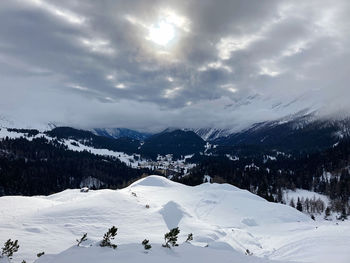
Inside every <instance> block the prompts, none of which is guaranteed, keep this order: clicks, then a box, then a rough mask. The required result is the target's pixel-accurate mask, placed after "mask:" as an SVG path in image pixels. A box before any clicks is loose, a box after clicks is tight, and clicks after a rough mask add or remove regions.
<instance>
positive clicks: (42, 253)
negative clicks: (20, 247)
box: [36, 251, 45, 258]
mask: <svg viewBox="0 0 350 263" xmlns="http://www.w3.org/2000/svg"><path fill="white" fill-rule="evenodd" d="M43 255H45V252H44V251H43V252H40V253H38V254H36V256H37V257H38V258H40V257H41V256H43Z"/></svg>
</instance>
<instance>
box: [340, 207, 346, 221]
mask: <svg viewBox="0 0 350 263" xmlns="http://www.w3.org/2000/svg"><path fill="white" fill-rule="evenodd" d="M338 219H339V220H342V221H344V220H345V219H348V216H347V214H346V210H345V208H343V209H342V211H341V215H340V216H339V218H338Z"/></svg>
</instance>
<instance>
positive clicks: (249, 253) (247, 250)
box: [245, 248, 253, 256]
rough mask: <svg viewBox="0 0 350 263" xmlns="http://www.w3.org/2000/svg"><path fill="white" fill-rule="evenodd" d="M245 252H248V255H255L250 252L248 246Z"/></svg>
mask: <svg viewBox="0 0 350 263" xmlns="http://www.w3.org/2000/svg"><path fill="white" fill-rule="evenodd" d="M245 254H246V255H247V256H252V255H253V253H252V252H250V251H249V249H248V248H247V249H246V251H245Z"/></svg>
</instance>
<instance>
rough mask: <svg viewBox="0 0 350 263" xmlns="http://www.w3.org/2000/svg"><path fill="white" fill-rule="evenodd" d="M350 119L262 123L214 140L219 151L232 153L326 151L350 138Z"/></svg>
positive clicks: (308, 117) (304, 118) (307, 117)
mask: <svg viewBox="0 0 350 263" xmlns="http://www.w3.org/2000/svg"><path fill="white" fill-rule="evenodd" d="M349 135H350V119H349V118H344V119H340V120H332V119H315V116H313V115H310V114H307V115H302V116H299V117H296V118H291V117H290V118H284V119H280V120H278V121H269V122H262V123H257V124H254V125H252V126H251V127H250V128H248V129H246V130H243V131H240V132H237V133H232V134H230V135H227V136H221V137H218V138H215V139H214V140H212V141H211V143H213V144H217V145H219V146H220V147H218V148H217V151H218V152H220V151H221V152H225V153H229V152H230V151H232V150H235V149H237V148H246V147H252V146H254V147H255V149H258V147H260V148H262V149H263V150H264V151H267V150H272V149H277V150H279V151H284V152H289V153H310V152H315V151H319V150H324V149H327V148H329V147H331V146H332V145H333V144H335V143H337V142H338V141H339V140H342V139H344V138H349Z"/></svg>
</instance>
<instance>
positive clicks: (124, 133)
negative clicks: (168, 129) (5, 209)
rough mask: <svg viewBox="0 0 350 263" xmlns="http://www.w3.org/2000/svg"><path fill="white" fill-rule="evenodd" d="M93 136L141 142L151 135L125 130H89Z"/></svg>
mask: <svg viewBox="0 0 350 263" xmlns="http://www.w3.org/2000/svg"><path fill="white" fill-rule="evenodd" d="M91 131H92V132H93V133H94V134H95V135H99V136H105V137H110V138H114V139H119V138H121V137H129V138H132V139H136V140H140V141H143V140H145V139H146V138H148V137H150V136H151V135H152V134H150V133H146V132H138V131H135V130H130V129H126V128H95V129H91Z"/></svg>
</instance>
